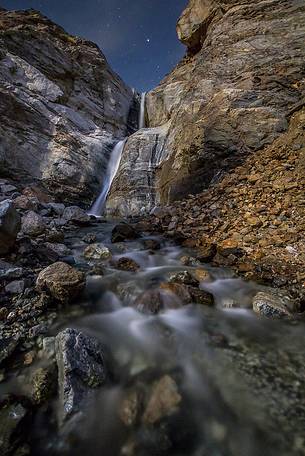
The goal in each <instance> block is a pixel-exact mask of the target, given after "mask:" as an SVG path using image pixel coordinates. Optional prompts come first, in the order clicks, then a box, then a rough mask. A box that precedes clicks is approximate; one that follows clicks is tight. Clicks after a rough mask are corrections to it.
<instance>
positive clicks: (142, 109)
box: [139, 92, 146, 130]
mask: <svg viewBox="0 0 305 456" xmlns="http://www.w3.org/2000/svg"><path fill="white" fill-rule="evenodd" d="M145 98H146V92H143V93H142V95H141V107H140V114H139V130H141V128H145Z"/></svg>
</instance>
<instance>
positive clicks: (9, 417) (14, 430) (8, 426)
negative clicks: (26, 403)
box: [0, 402, 27, 456]
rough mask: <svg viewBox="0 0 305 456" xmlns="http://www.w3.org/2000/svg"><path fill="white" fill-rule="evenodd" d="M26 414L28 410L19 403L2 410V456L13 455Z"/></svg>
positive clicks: (0, 448) (0, 427)
mask: <svg viewBox="0 0 305 456" xmlns="http://www.w3.org/2000/svg"><path fill="white" fill-rule="evenodd" d="M26 414H27V411H26V409H25V408H24V407H23V406H22V405H21V404H19V403H18V402H15V403H12V404H8V405H6V406H4V407H3V408H2V409H1V410H0V453H1V455H2V456H8V455H11V454H12V451H13V450H14V449H15V448H16V446H17V445H18V440H19V437H20V432H21V424H22V421H23V419H24V418H25V416H26Z"/></svg>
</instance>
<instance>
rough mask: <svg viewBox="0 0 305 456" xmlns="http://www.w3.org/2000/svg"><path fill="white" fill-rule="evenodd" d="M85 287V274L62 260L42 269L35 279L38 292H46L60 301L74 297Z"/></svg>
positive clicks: (66, 300)
mask: <svg viewBox="0 0 305 456" xmlns="http://www.w3.org/2000/svg"><path fill="white" fill-rule="evenodd" d="M84 287H85V275H84V274H83V273H82V272H80V271H78V270H77V269H75V268H73V267H71V266H69V265H68V264H66V263H63V262H57V263H54V264H52V265H50V266H48V267H47V268H46V269H43V270H42V271H41V272H40V273H39V275H38V277H37V281H36V288H37V290H38V291H40V292H47V293H49V294H50V295H51V296H52V297H53V298H55V299H57V300H58V301H61V302H70V301H72V300H73V299H75V298H76V297H77V296H78V295H79V294H80V293H81V292H82V290H83V289H84Z"/></svg>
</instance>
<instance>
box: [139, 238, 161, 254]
mask: <svg viewBox="0 0 305 456" xmlns="http://www.w3.org/2000/svg"><path fill="white" fill-rule="evenodd" d="M143 246H144V248H145V249H147V250H152V251H154V250H160V248H161V244H160V242H158V241H157V240H156V239H143Z"/></svg>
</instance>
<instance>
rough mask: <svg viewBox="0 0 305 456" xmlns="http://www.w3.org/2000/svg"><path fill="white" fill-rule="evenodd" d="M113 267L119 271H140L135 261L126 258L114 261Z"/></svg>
mask: <svg viewBox="0 0 305 456" xmlns="http://www.w3.org/2000/svg"><path fill="white" fill-rule="evenodd" d="M114 266H115V267H116V268H117V269H120V270H121V271H131V272H137V271H138V270H139V269H140V266H139V265H138V263H137V262H136V261H135V260H133V259H132V258H127V257H122V258H120V259H119V260H117V261H115V262H114Z"/></svg>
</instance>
